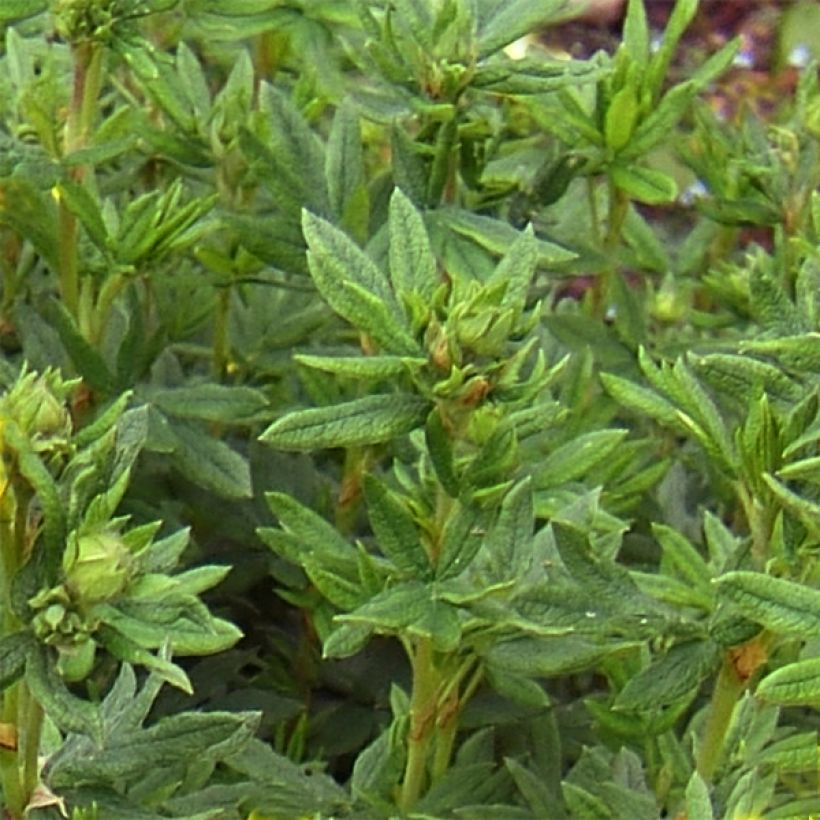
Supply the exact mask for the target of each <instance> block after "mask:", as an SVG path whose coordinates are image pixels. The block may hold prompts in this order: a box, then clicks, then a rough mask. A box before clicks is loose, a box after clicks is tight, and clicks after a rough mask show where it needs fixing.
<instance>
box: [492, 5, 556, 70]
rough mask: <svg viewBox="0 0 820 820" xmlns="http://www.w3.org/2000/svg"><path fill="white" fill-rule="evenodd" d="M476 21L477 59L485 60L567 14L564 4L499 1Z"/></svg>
mask: <svg viewBox="0 0 820 820" xmlns="http://www.w3.org/2000/svg"><path fill="white" fill-rule="evenodd" d="M483 5H484V7H485V8H487V9H488V10H489V11H488V13H487V14H485V16H484V17H483V19H480V20H479V21H478V24H479V25H478V47H479V54H478V56H479V57H487V56H489V55H490V54H493V53H494V52H496V51H499V50H500V49H502V48H504V46H506V45H507V44H508V43H511V42H513V40H517V39H518V38H519V37H523V36H524V35H525V34H528V33H529V32H530V31H532V30H533V29H534V28H536V27H538V26H541V25H544V24H546V23H547V22H549V21H550V20H551V19H554V18H556V17H557V16H559V15H560V13H561V12H563V11H566V8H567V2H566V0H541V2H538V3H533V2H532V0H498V2H493V3H490V4H483Z"/></svg>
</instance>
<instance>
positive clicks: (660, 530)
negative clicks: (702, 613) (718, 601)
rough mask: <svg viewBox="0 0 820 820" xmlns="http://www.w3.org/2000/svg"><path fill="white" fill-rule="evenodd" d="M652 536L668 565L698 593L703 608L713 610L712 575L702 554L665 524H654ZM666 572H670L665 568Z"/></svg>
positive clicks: (684, 537)
mask: <svg viewBox="0 0 820 820" xmlns="http://www.w3.org/2000/svg"><path fill="white" fill-rule="evenodd" d="M652 534H653V535H654V536H655V538H657V539H658V543H659V544H660V545H661V548H662V549H663V557H664V562H665V563H668V564H669V565H671V566H670V568H671V569H673V570H674V572H675V574H677V575H678V577H679V578H680V579H681V580H683V581H684V582H686V583H687V584H688V585H689V586H690V587H692V590H693V591H694V592H696V593H697V597H698V599H699V600H700V601H701V604H700V605H701V606H702V607H703V608H704V609H706V610H707V611H708V610H710V609H711V608H712V603H713V598H714V592H713V589H712V586H711V584H710V581H711V579H712V573H711V571H710V570H709V567H708V566H707V565H706V562H705V561H704V560H703V557H702V556H701V554H700V553H699V552H698V551H697V550H696V549H695V548H694V547H693V546H692V544H691V543H690V542H689V539H688V538H686V536H684V535H682V534H681V533H679V532H678V531H677V530H675V529H672V527H667V526H666V525H664V524H654V523H653V524H652ZM664 571H668V570H667V568H666V567H664Z"/></svg>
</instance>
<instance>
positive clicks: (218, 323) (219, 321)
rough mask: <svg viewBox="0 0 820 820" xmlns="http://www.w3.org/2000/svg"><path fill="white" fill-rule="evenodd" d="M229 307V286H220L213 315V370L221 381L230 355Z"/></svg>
mask: <svg viewBox="0 0 820 820" xmlns="http://www.w3.org/2000/svg"><path fill="white" fill-rule="evenodd" d="M230 309H231V289H230V287H223V288H220V289H219V293H218V295H217V302H216V315H215V317H214V360H213V372H214V376H215V377H216V379H217V381H222V379H223V378H224V377H225V374H226V372H227V369H228V359H229V356H230V331H229V321H230Z"/></svg>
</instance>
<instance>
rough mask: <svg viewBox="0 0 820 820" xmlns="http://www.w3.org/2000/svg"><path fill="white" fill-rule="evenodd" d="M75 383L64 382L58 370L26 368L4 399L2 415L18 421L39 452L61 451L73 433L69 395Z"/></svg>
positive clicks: (0, 412)
mask: <svg viewBox="0 0 820 820" xmlns="http://www.w3.org/2000/svg"><path fill="white" fill-rule="evenodd" d="M75 384H76V382H69V381H64V380H63V379H62V377H61V376H60V375H59V373H58V372H57V371H56V370H47V371H46V372H45V373H42V374H37V373H26V372H25V371H24V372H23V373H22V374H21V375H20V377H19V378H18V379H17V382H16V383H15V384H14V386H13V387H12V388H11V389H10V390H9V392H8V393H6V395H5V396H3V397H2V399H0V416H3V417H5V418H8V419H9V420H11V421H13V422H15V424H16V425H17V426H18V427H19V428H20V430H21V432H22V433H23V434H24V435H25V436H26V437H27V438H28V439H29V440H30V441H31V443H32V445H33V446H34V449H35V450H37V451H38V452H44V451H48V450H51V451H53V450H60V449H62V448H63V447H64V446H65V445H67V443H68V440H69V438H70V436H71V431H72V422H71V414H70V413H69V411H68V407H67V405H66V398H67V396H68V393H69V392H70V391H71V390H72V389H73V387H74V386H75Z"/></svg>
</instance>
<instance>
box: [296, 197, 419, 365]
mask: <svg viewBox="0 0 820 820" xmlns="http://www.w3.org/2000/svg"><path fill="white" fill-rule="evenodd" d="M302 230H303V232H304V235H305V239H306V241H307V244H308V249H309V250H308V267H309V269H310V274H311V276H312V277H313V281H314V282H315V284H316V287H317V289H318V290H319V293H321V295H322V296H323V298H324V299H325V300H326V301H327V303H328V304H329V305H330V306H331V307H332V308H333V310H335V311H336V313H338V314H339V315H340V316H342V317H343V318H344V319H347V321H348V322H350V323H351V324H353V325H354V326H355V327H357V328H358V329H359V330H362V331H364V332H366V333H369V334H370V335H371V336H372V337H373V338H374V339H375V340H376V341H377V342H378V343H379V344H380V345H381V346H382V347H383V348H384V349H385V350H386V351H387V352H388V353H397V354H404V355H410V356H412V355H414V354H417V353H418V352H419V348H418V345H417V344H416V342H415V340H414V339H413V337H412V336H411V335H410V332H409V329H408V328H407V326H406V320H405V317H404V312H403V310H402V309H401V308H400V307H399V305H398V303H397V302H396V298H395V296H394V295H393V292H392V290H391V289H390V285H389V283H388V281H387V279H386V277H385V276H384V275H383V274H382V272H381V271H380V270H379V269H378V268H377V267H376V264H375V263H374V262H373V260H372V259H370V257H369V256H367V254H365V252H364V251H363V250H361V249H360V248H359V247H358V246H357V245H356V244H355V243H354V242H353V240H352V239H350V238H349V237H348V236H346V235H345V234H344V233H342V232H341V231H340V230H339V229H338V228H335V227H334V226H333V225H331V224H330V223H329V222H326V221H325V220H323V219H320V218H319V217H317V216H314V215H313V214H311V213H309V212H308V211H305V212H304V213H303V215H302Z"/></svg>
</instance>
